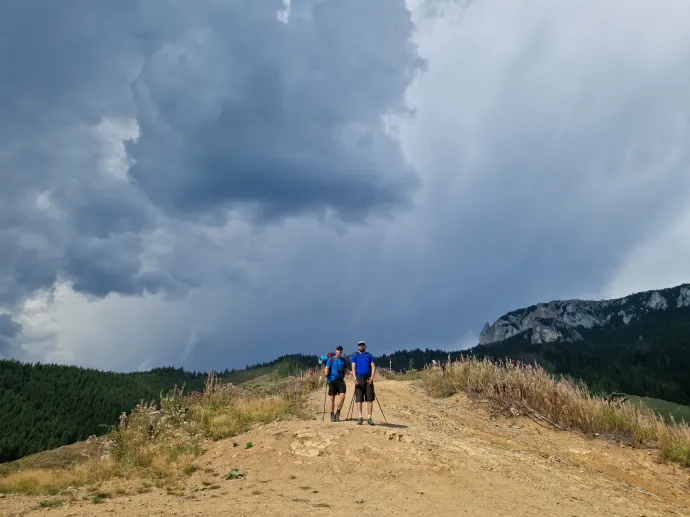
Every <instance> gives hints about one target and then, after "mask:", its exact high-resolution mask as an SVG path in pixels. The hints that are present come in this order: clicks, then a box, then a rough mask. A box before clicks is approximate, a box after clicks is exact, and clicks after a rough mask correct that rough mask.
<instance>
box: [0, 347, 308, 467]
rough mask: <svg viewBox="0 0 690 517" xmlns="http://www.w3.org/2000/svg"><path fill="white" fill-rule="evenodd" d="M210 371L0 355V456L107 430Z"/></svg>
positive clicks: (255, 369) (279, 370)
mask: <svg viewBox="0 0 690 517" xmlns="http://www.w3.org/2000/svg"><path fill="white" fill-rule="evenodd" d="M315 363H316V358H315V357H311V356H305V355H290V356H283V357H280V358H278V359H276V360H274V361H271V362H267V363H262V364H258V365H254V366H251V367H248V368H247V369H245V370H225V371H223V372H220V373H219V376H220V378H221V379H222V380H223V381H224V382H232V383H234V384H240V383H243V382H247V381H251V380H253V379H256V378H258V377H260V376H265V375H268V374H272V375H274V376H281V377H286V376H289V375H295V374H298V373H299V372H302V371H305V370H306V369H307V368H308V367H310V366H313V365H314V364H315ZM207 376H208V374H207V373H205V372H204V373H201V372H186V371H184V370H182V369H175V368H156V369H153V370H150V371H147V372H136V373H115V372H104V371H99V370H93V369H88V368H80V367H75V366H61V365H55V364H27V363H21V362H18V361H13V360H2V361H0V462H7V461H11V460H15V459H18V458H21V457H24V456H27V455H29V454H33V453H36V452H40V451H45V450H49V449H54V448H56V447H60V446H62V445H67V444H71V443H74V442H77V441H81V440H85V439H87V438H88V437H89V436H91V435H103V434H104V433H105V432H107V430H108V428H109V427H110V426H113V425H115V424H117V422H118V418H119V417H120V415H121V414H122V413H123V412H129V411H131V410H132V409H133V408H134V407H135V406H137V404H139V403H140V402H141V401H142V400H143V401H145V402H147V403H148V402H159V401H160V394H161V393H163V394H165V393H167V392H168V391H169V390H171V389H172V388H174V387H175V386H178V387H182V386H184V388H185V392H187V393H190V392H194V391H201V390H203V388H204V383H205V381H206V378H207Z"/></svg>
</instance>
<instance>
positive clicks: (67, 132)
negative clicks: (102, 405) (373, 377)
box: [0, 0, 690, 371]
mask: <svg viewBox="0 0 690 517" xmlns="http://www.w3.org/2000/svg"><path fill="white" fill-rule="evenodd" d="M0 70H1V71H2V80H1V81H0V251H1V252H0V355H2V356H3V357H14V358H18V359H22V360H29V361H37V360H40V361H47V362H58V363H66V364H79V365H85V366H91V367H98V368H105V369H112V370H121V371H131V370H136V369H145V368H149V367H153V366H161V365H175V366H184V367H186V368H190V369H203V370H208V369H209V368H212V367H215V368H220V369H222V368H225V367H243V366H244V365H245V364H247V363H254V362H257V361H264V360H269V359H272V358H273V357H275V356H276V355H278V354H283V353H290V352H307V353H322V352H325V351H328V350H332V349H333V348H334V347H335V346H336V345H337V344H342V345H344V346H345V349H346V350H347V351H351V350H353V349H354V343H356V342H357V341H358V340H360V339H365V340H367V341H368V342H369V343H370V349H371V351H372V352H374V353H377V354H378V353H381V352H387V351H392V350H395V349H401V348H413V347H418V346H419V347H427V346H428V347H434V348H436V347H440V348H448V349H457V348H459V347H466V346H469V345H474V344H476V343H477V336H478V333H479V331H480V330H481V327H482V325H483V324H484V322H486V321H490V322H492V321H494V320H495V319H496V318H497V317H499V316H500V315H501V314H503V313H505V312H507V311H509V310H512V309H515V308H518V307H522V306H525V305H528V304H531V303H536V302H539V301H548V300H551V299H563V298H572V297H584V298H601V297H615V296H622V295H625V294H627V293H629V292H634V291H638V290H644V289H652V288H656V287H668V286H671V285H677V284H679V283H683V282H687V281H690V244H689V243H690V240H689V239H687V236H688V235H690V169H689V167H688V166H689V165H690V160H689V158H690V156H689V153H690V145H689V144H690V127H689V121H690V119H689V117H690V95H688V92H690V2H687V0H666V1H665V2H662V3H654V2H644V1H642V0H608V1H607V2H600V1H596V0H586V1H582V0H561V1H558V2H553V1H552V0H474V1H469V0H456V1H453V0H446V1H441V0H437V1H432V0H410V1H409V2H408V3H407V4H405V3H404V1H403V0H376V1H375V2H372V1H371V0H347V1H342V0H291V1H289V0H195V1H194V2H189V1H186V0H112V1H108V0H101V1H92V0H71V1H69V2H52V1H48V0H33V1H26V0H5V1H4V2H0Z"/></svg>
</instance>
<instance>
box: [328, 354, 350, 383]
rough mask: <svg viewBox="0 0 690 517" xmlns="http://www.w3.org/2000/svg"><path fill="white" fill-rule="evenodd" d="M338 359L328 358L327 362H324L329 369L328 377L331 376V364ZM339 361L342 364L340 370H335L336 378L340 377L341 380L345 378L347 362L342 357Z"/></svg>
mask: <svg viewBox="0 0 690 517" xmlns="http://www.w3.org/2000/svg"><path fill="white" fill-rule="evenodd" d="M336 359H338V358H337V357H336V356H335V355H333V356H331V357H329V358H328V361H327V362H326V368H330V369H331V371H330V373H329V377H331V376H332V375H333V363H334V362H335V360H336ZM340 360H341V361H342V362H343V363H342V364H343V366H342V369H341V370H337V372H338V377H340V376H342V377H343V378H344V377H345V368H347V361H346V359H345V357H344V356H340Z"/></svg>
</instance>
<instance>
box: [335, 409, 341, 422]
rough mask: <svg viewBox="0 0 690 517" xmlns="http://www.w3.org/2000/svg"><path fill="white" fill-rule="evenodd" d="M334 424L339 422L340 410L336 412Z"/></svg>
mask: <svg viewBox="0 0 690 517" xmlns="http://www.w3.org/2000/svg"><path fill="white" fill-rule="evenodd" d="M334 422H340V410H338V411H336V413H335V420H334Z"/></svg>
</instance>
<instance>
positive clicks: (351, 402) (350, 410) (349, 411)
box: [346, 393, 355, 420]
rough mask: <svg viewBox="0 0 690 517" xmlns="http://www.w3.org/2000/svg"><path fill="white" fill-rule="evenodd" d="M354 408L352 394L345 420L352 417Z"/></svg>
mask: <svg viewBox="0 0 690 517" xmlns="http://www.w3.org/2000/svg"><path fill="white" fill-rule="evenodd" d="M354 406H355V394H354V393H353V394H352V398H351V399H350V409H348V410H347V418H346V420H350V416H351V415H352V409H353V408H354Z"/></svg>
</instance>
